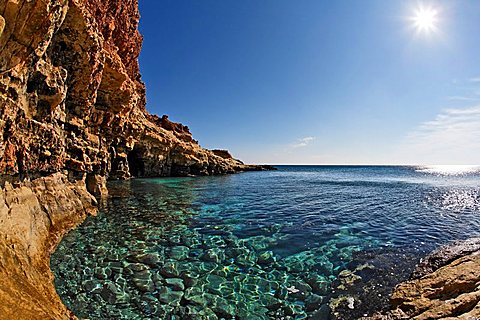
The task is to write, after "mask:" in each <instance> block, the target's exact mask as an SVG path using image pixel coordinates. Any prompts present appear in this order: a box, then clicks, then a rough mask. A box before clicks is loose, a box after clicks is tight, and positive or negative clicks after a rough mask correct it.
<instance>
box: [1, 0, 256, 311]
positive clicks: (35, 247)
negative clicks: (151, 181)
mask: <svg viewBox="0 0 480 320" xmlns="http://www.w3.org/2000/svg"><path fill="white" fill-rule="evenodd" d="M138 21H139V12H138V4H137V0H1V1H0V172H1V176H0V186H1V188H2V189H1V192H0V215H1V216H0V222H1V223H0V251H1V252H0V254H1V255H2V260H1V261H0V318H2V319H10V318H12V317H14V316H13V315H14V314H15V318H20V319H37V318H42V319H46V318H65V317H67V318H68V317H70V314H69V313H68V312H67V310H66V309H65V307H64V306H63V305H62V304H61V302H60V300H59V299H58V296H57V295H56V293H55V291H54V288H53V284H52V276H51V274H50V271H49V268H48V257H49V254H50V252H51V250H53V247H54V245H55V244H56V243H57V241H58V238H59V237H60V236H61V235H62V234H63V232H65V230H67V229H69V228H71V227H72V226H74V225H75V224H77V223H79V222H80V221H81V220H82V219H83V218H84V217H85V215H86V214H88V213H92V212H94V211H95V205H94V204H92V203H93V202H94V200H93V198H92V197H91V196H90V194H94V195H97V196H100V195H102V194H105V193H106V192H107V190H106V180H107V179H128V178H130V177H132V176H134V177H148V176H170V175H176V176H185V175H192V174H193V175H212V174H222V173H233V172H237V171H243V170H260V169H262V168H263V167H257V166H248V165H244V164H242V163H241V162H239V161H237V160H235V159H233V158H226V157H222V156H218V155H216V154H215V153H213V152H211V151H208V150H205V149H203V148H201V147H200V146H199V145H198V143H197V142H196V141H195V140H194V139H193V138H192V135H191V133H190V131H189V129H188V127H186V126H183V125H181V124H177V123H174V122H171V121H170V120H169V119H168V117H166V116H164V117H162V118H159V117H157V116H154V115H150V114H148V112H147V111H146V109H145V104H146V101H145V86H144V84H143V83H142V81H141V78H140V74H139V67H138V62H137V58H138V54H139V52H140V48H141V41H142V37H141V36H140V34H139V32H138V29H137V27H138ZM87 190H88V191H87Z"/></svg>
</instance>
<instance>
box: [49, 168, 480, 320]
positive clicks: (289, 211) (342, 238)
mask: <svg viewBox="0 0 480 320" xmlns="http://www.w3.org/2000/svg"><path fill="white" fill-rule="evenodd" d="M276 168H277V169H278V170H275V171H260V172H245V173H240V174H233V175H224V176H214V177H185V178H150V179H132V180H130V181H112V182H110V184H109V191H110V194H109V197H108V198H107V199H105V200H103V202H102V203H101V210H100V212H99V214H98V215H97V216H95V217H89V218H87V219H86V221H85V222H84V223H83V224H81V225H80V226H79V227H78V228H76V229H75V230H73V231H71V232H70V233H69V234H67V235H66V236H65V237H64V239H63V240H62V242H61V243H60V245H59V246H58V248H57V249H56V251H55V252H54V254H53V255H52V258H51V268H52V270H53V273H54V275H55V286H56V289H57V292H58V294H59V295H60V297H61V299H62V300H63V302H64V303H65V304H66V306H67V307H69V308H70V309H71V310H72V311H73V312H74V313H75V314H76V315H77V316H78V317H80V318H85V319H245V320H247V319H248V320H251V319H357V318H359V317H362V316H368V315H371V314H372V313H373V312H376V311H381V310H383V309H385V308H388V296H389V294H390V293H391V291H392V289H393V287H394V286H395V285H396V284H397V283H399V282H401V281H405V280H406V279H408V277H409V275H410V273H411V272H412V270H413V268H414V267H415V265H416V264H417V263H418V261H419V260H420V259H421V258H422V257H424V256H425V255H426V254H428V253H429V252H431V251H432V250H434V249H436V248H438V247H439V246H441V245H444V244H446V243H448V242H450V241H453V240H460V239H466V238H471V237H476V236H480V167H479V166H276Z"/></svg>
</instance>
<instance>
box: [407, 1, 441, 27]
mask: <svg viewBox="0 0 480 320" xmlns="http://www.w3.org/2000/svg"><path fill="white" fill-rule="evenodd" d="M410 20H411V21H412V22H413V27H414V28H415V29H416V30H417V32H418V33H427V34H428V33H432V32H435V31H437V29H438V28H437V24H438V10H437V9H435V8H432V7H424V6H420V7H418V8H417V9H416V10H415V13H414V15H413V16H412V17H411V18H410Z"/></svg>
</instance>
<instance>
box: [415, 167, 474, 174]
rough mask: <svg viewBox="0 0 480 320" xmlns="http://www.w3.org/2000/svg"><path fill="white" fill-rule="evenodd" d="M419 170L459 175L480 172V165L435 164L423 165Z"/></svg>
mask: <svg viewBox="0 0 480 320" xmlns="http://www.w3.org/2000/svg"><path fill="white" fill-rule="evenodd" d="M416 171H417V172H421V173H430V174H434V175H438V176H458V175H465V174H471V173H477V172H480V165H433V166H422V167H418V169H416Z"/></svg>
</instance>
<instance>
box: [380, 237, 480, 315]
mask: <svg viewBox="0 0 480 320" xmlns="http://www.w3.org/2000/svg"><path fill="white" fill-rule="evenodd" d="M479 243H480V240H479V239H478V238H473V239H469V240H466V241H458V242H454V243H452V244H450V245H447V246H444V247H441V248H439V249H438V250H436V251H434V252H433V253H432V254H430V255H428V256H427V257H426V258H424V259H422V261H421V262H420V263H419V265H418V266H417V268H416V269H415V271H414V272H413V274H412V277H411V279H410V280H409V281H406V282H404V283H401V284H399V285H397V287H396V288H395V290H394V292H393V294H392V296H391V304H392V310H391V311H390V312H388V313H386V314H383V315H376V316H374V317H372V318H373V319H479V318H480V247H479Z"/></svg>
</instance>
